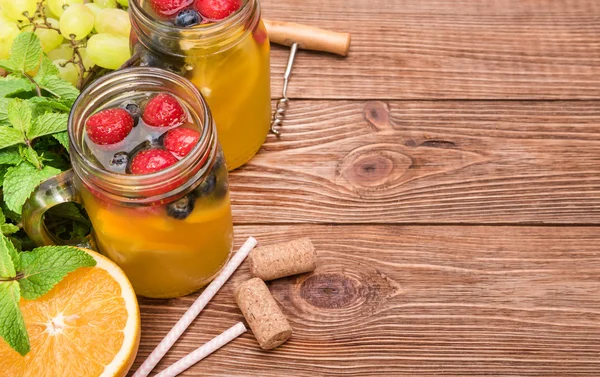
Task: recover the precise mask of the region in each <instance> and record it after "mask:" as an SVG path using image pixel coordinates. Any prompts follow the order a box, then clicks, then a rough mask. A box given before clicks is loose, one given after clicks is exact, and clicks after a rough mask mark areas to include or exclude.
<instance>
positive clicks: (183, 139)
mask: <svg viewBox="0 0 600 377" xmlns="http://www.w3.org/2000/svg"><path fill="white" fill-rule="evenodd" d="M198 140H200V133H199V132H198V131H196V130H192V129H190V128H181V127H180V128H175V129H172V130H169V131H167V134H166V135H165V138H164V145H165V148H166V149H167V150H168V151H169V152H171V153H173V154H174V155H175V156H177V157H185V156H187V155H188V154H189V153H190V151H191V150H192V149H193V148H194V147H195V146H196V144H197V143H198Z"/></svg>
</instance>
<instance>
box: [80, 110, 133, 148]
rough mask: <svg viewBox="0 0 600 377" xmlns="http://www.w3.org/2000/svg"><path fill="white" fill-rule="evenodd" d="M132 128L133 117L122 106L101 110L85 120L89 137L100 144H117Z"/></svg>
mask: <svg viewBox="0 0 600 377" xmlns="http://www.w3.org/2000/svg"><path fill="white" fill-rule="evenodd" d="M132 128H133V118H132V117H131V115H129V113H128V112H127V111H125V109H121V108H113V109H105V110H101V111H99V112H97V113H96V114H94V115H92V116H91V117H89V118H88V119H87V121H86V122H85V129H86V132H87V135H88V137H89V138H90V140H91V141H93V142H94V143H96V144H99V145H108V144H115V143H118V142H120V141H122V140H124V139H125V138H126V137H127V135H129V133H130V132H131V129H132Z"/></svg>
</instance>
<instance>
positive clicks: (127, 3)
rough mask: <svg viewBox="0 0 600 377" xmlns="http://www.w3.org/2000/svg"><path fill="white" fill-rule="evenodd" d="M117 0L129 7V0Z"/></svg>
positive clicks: (123, 5)
mask: <svg viewBox="0 0 600 377" xmlns="http://www.w3.org/2000/svg"><path fill="white" fill-rule="evenodd" d="M117 2H118V3H119V4H121V6H122V7H125V8H127V7H129V0H117Z"/></svg>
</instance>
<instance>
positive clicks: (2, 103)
mask: <svg viewBox="0 0 600 377" xmlns="http://www.w3.org/2000/svg"><path fill="white" fill-rule="evenodd" d="M0 85H2V84H1V82H0ZM7 106H8V98H0V123H3V122H6V121H8V109H7Z"/></svg>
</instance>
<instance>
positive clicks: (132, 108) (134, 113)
mask: <svg viewBox="0 0 600 377" xmlns="http://www.w3.org/2000/svg"><path fill="white" fill-rule="evenodd" d="M121 107H122V108H124V109H125V110H126V111H127V112H128V113H129V115H131V117H132V118H133V127H135V126H137V125H138V123H139V121H140V117H141V116H142V109H141V108H140V107H139V106H138V104H137V103H135V102H125V103H124V104H122V105H121Z"/></svg>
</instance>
